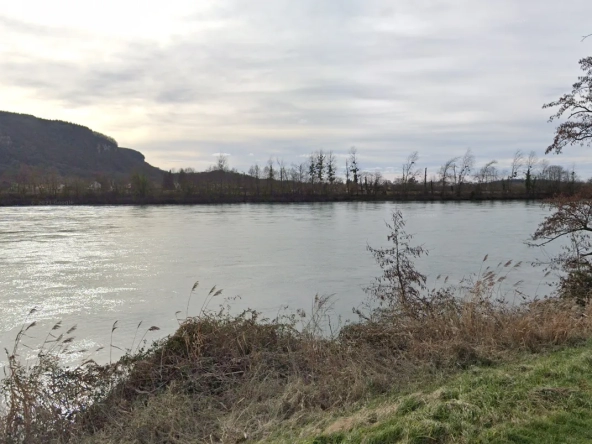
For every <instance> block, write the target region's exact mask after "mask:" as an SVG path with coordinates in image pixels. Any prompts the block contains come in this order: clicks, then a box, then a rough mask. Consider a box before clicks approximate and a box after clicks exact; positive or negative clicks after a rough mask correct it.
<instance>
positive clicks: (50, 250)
mask: <svg viewBox="0 0 592 444" xmlns="http://www.w3.org/2000/svg"><path fill="white" fill-rule="evenodd" d="M394 208H401V209H402V210H403V213H404V215H405V217H406V219H407V228H408V232H410V233H413V234H415V235H416V237H415V240H416V241H417V242H418V243H421V244H423V245H424V246H425V247H426V248H427V249H428V250H429V251H430V255H429V257H427V258H425V259H423V260H422V261H421V262H420V263H419V266H420V268H421V270H422V271H423V272H424V273H426V274H428V276H429V278H430V281H431V282H434V279H435V277H436V276H437V275H439V274H442V275H444V276H450V278H451V280H452V281H458V280H460V279H462V278H463V277H467V276H468V275H470V274H471V273H477V272H479V270H480V269H482V267H484V265H483V263H482V259H483V256H484V255H485V254H488V255H489V259H488V262H487V264H489V265H490V266H495V265H497V264H498V262H500V261H503V262H505V261H507V260H509V259H513V260H514V261H515V262H517V261H522V262H523V264H522V266H521V267H519V268H517V269H514V270H513V271H512V273H511V274H510V276H509V277H508V282H509V283H511V282H516V281H518V280H522V281H523V283H522V284H521V286H520V288H521V290H522V291H523V292H525V293H527V294H529V295H531V296H535V295H538V296H543V295H545V294H546V293H548V292H549V288H548V287H547V286H546V285H545V279H544V278H543V273H542V271H541V269H540V268H533V267H531V266H530V265H529V263H530V262H532V261H533V260H535V259H537V258H544V257H545V255H544V252H541V251H539V250H536V249H532V248H529V247H527V246H526V245H524V243H523V242H524V241H525V240H526V239H527V238H528V236H529V235H530V234H531V233H532V232H533V231H534V229H535V228H536V226H537V224H538V223H539V222H540V221H541V220H542V218H543V216H544V214H546V210H543V209H541V208H540V205H538V204H536V203H524V202H494V203H469V202H463V203H405V204H394V203H325V204H289V205H264V204H258V205H248V204H244V205H211V206H155V207H127V206H119V207H23V208H17V207H14V208H0V320H1V321H0V322H1V324H0V346H1V347H8V348H11V347H12V344H13V341H14V337H15V335H16V332H17V331H18V329H19V328H20V326H21V325H22V323H23V321H24V319H25V317H26V315H27V313H28V312H29V310H30V309H31V308H34V307H35V308H37V310H38V311H37V312H36V313H34V314H33V315H32V316H31V317H30V318H29V320H30V321H32V320H36V321H37V322H38V325H37V326H36V327H34V328H32V329H31V330H29V332H28V333H30V336H31V337H30V338H27V339H26V340H25V342H26V343H27V344H30V345H32V346H34V345H36V344H39V343H40V341H42V340H43V338H44V337H45V336H46V334H47V332H48V331H49V329H50V328H51V326H52V325H53V324H54V323H55V322H56V321H58V320H62V321H63V323H64V325H65V326H67V327H69V326H71V325H73V324H77V325H78V329H77V331H76V333H75V336H76V343H75V345H74V347H73V349H76V348H80V347H84V348H91V349H92V348H96V347H98V346H100V345H103V346H105V347H106V348H105V350H104V351H102V352H101V353H99V354H98V355H93V357H95V358H97V359H98V360H103V361H104V360H105V359H108V356H109V355H108V349H109V342H110V334H111V326H112V324H113V322H114V321H116V320H117V321H118V326H119V328H118V329H117V330H116V331H115V333H114V340H113V342H114V344H115V345H117V346H118V347H120V348H126V347H130V346H131V342H132V338H133V336H134V333H135V331H136V327H137V325H138V323H139V322H140V321H142V327H141V328H140V333H139V335H140V336H141V335H142V334H143V332H144V331H145V329H146V328H148V327H150V326H151V325H156V326H158V327H160V328H161V330H160V331H159V332H155V333H150V334H149V335H148V336H147V337H148V338H150V339H153V338H156V337H157V336H162V335H164V334H167V333H170V332H172V331H174V329H175V327H176V326H177V325H178V324H177V320H176V315H175V312H177V311H181V312H182V315H184V314H185V311H186V307H187V303H188V300H189V292H190V289H191V287H192V285H193V284H194V282H195V281H196V280H199V281H200V287H199V288H198V291H197V293H196V294H194V296H193V297H192V299H191V304H190V307H189V314H190V315H191V314H196V313H197V312H198V311H199V308H200V307H201V304H202V302H203V298H204V296H205V294H206V293H207V290H209V289H210V288H211V287H212V286H214V285H217V286H218V287H219V288H223V289H224V293H223V295H225V296H237V295H238V296H240V300H236V301H233V302H232V307H233V308H234V309H235V310H239V309H242V308H246V307H252V308H255V309H258V310H262V311H263V312H265V313H266V314H268V315H272V316H273V315H275V314H276V313H277V312H278V311H279V310H281V307H282V306H284V305H288V306H289V307H291V308H292V309H297V308H308V307H310V305H311V301H312V299H313V297H314V295H315V294H316V293H319V294H335V311H336V313H337V314H341V315H343V316H344V317H350V316H351V308H352V307H354V306H357V305H359V304H360V302H361V301H363V299H364V297H365V296H364V292H363V287H364V286H366V285H368V284H370V283H371V282H372V280H373V277H374V276H377V275H378V274H379V273H380V270H379V269H378V268H377V266H376V265H375V264H374V262H373V260H372V257H371V256H370V254H369V253H368V252H367V251H366V246H367V245H368V244H370V245H372V246H380V245H385V244H386V235H387V233H388V231H387V229H386V227H385V225H384V222H385V221H386V220H388V219H389V217H390V213H391V212H392V210H393V209H394ZM549 279H552V276H549V277H548V278H546V280H549ZM510 289H511V285H510V284H507V285H506V287H504V289H503V291H504V296H505V297H507V298H515V297H516V295H515V293H513V292H512V291H511V290H510ZM220 298H221V297H219V298H218V300H217V301H214V303H213V304H212V307H213V306H216V305H218V304H219V303H221V302H222V299H220ZM179 316H181V315H179ZM118 354H119V353H118V352H115V353H114V356H115V355H118ZM73 357H74V358H79V356H78V355H73Z"/></svg>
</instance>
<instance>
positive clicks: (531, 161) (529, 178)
mask: <svg viewBox="0 0 592 444" xmlns="http://www.w3.org/2000/svg"><path fill="white" fill-rule="evenodd" d="M538 161H539V160H538V158H537V155H536V152H534V151H531V152H530V154H529V155H528V159H526V171H525V173H524V186H525V187H526V192H527V193H528V194H529V195H532V194H534V190H535V186H536V177H534V174H533V172H534V170H535V168H536V166H537V164H538Z"/></svg>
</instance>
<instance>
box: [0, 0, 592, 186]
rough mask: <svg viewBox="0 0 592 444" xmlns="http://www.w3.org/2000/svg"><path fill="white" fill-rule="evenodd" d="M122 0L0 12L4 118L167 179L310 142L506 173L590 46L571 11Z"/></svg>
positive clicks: (540, 132)
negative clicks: (78, 131)
mask: <svg viewBox="0 0 592 444" xmlns="http://www.w3.org/2000/svg"><path fill="white" fill-rule="evenodd" d="M29 3H30V5H29V9H35V8H34V7H35V5H37V3H36V2H29ZM134 4H135V3H133V2H131V1H126V0H122V1H120V2H114V1H108V2H106V3H105V5H104V6H103V8H102V9H101V10H100V11H98V12H97V13H96V14H97V17H96V19H93V17H92V14H91V15H89V14H84V13H83V12H82V9H81V8H74V9H73V10H71V9H67V8H66V9H63V11H66V12H64V13H63V14H62V15H61V16H60V15H58V14H54V13H53V12H52V11H51V10H50V9H43V8H44V7H43V6H42V4H41V3H39V5H41V6H39V8H41V10H42V12H43V13H42V12H35V13H31V14H26V13H25V12H26V10H25V9H23V8H22V7H20V6H19V5H17V4H15V5H14V6H12V7H8V8H4V9H3V14H5V15H3V16H0V32H2V34H3V36H5V39H6V41H10V42H11V45H8V46H6V47H1V48H0V100H1V101H2V103H3V107H7V109H8V110H13V111H18V112H27V113H30V114H36V115H40V116H42V117H46V118H61V119H64V120H69V121H75V122H77V123H81V124H84V125H87V126H90V127H92V128H93V129H96V130H98V131H101V132H103V133H107V134H110V135H112V136H113V137H115V138H116V139H117V140H119V141H121V144H122V145H124V146H131V147H133V148H135V149H139V150H141V151H142V152H144V154H146V156H147V160H148V161H150V162H152V163H154V164H156V165H158V166H161V167H163V168H169V167H179V166H180V165H179V164H178V163H179V162H180V161H183V159H186V161H187V163H188V164H187V166H193V167H196V168H197V167H199V166H200V165H206V164H207V163H208V162H211V154H210V153H212V152H222V153H226V152H229V153H232V154H233V155H232V165H231V166H233V167H236V168H238V169H239V170H241V169H242V170H246V169H248V167H249V165H250V164H251V163H252V162H253V161H255V160H257V161H266V160H267V159H269V158H270V157H273V158H276V157H277V158H283V159H285V160H286V161H287V162H288V163H290V162H300V161H301V160H302V159H303V158H306V156H307V155H308V154H309V153H310V152H311V151H315V150H317V149H321V148H322V149H325V150H333V151H334V152H335V153H336V154H337V155H338V156H340V157H339V158H340V159H341V160H343V157H344V156H345V155H346V153H347V151H348V150H349V148H350V147H351V146H356V147H358V151H359V155H360V161H361V162H363V163H365V164H366V165H367V166H368V167H369V166H370V165H371V166H372V167H375V166H376V167H377V168H383V169H385V170H386V169H387V168H391V170H392V171H398V170H399V169H400V165H401V164H402V163H403V161H404V159H405V158H406V157H407V155H408V154H409V153H410V152H412V151H416V150H417V151H419V154H420V164H421V165H420V166H422V167H428V169H429V171H430V173H429V174H431V173H433V172H435V171H436V170H437V168H438V166H439V165H440V164H441V163H442V162H444V161H445V160H446V159H447V158H450V157H453V156H456V155H460V154H462V153H464V151H465V150H466V149H467V148H469V147H470V148H471V149H472V150H473V152H474V153H475V155H476V157H477V160H478V162H481V163H484V162H486V161H488V160H490V159H493V158H495V159H498V160H499V162H500V168H501V166H502V165H504V164H505V163H507V159H511V157H512V155H513V153H514V152H515V151H516V149H521V150H523V151H526V152H528V151H530V150H536V151H537V152H538V153H540V154H541V155H542V153H543V152H544V149H545V147H546V146H547V145H548V144H549V143H550V141H551V138H552V133H553V129H554V127H553V125H550V124H547V123H546V119H547V117H548V114H549V112H548V110H541V105H542V104H543V103H545V102H547V101H549V100H552V99H554V98H556V97H557V96H558V95H560V94H561V93H563V92H565V91H567V90H568V89H569V87H570V85H571V83H573V82H574V81H575V79H576V77H577V76H578V74H579V72H578V65H577V60H578V59H579V58H581V57H583V56H585V55H587V54H588V53H589V52H590V48H591V46H590V45H592V43H590V42H584V43H580V38H581V35H582V34H585V33H586V31H589V24H588V20H587V17H589V16H590V13H592V5H590V4H589V2H587V1H583V0H569V1H566V2H562V3H558V2H553V1H550V0H541V1H537V2H535V1H534V0H525V1H523V2H515V1H511V0H500V1H498V2H487V1H485V0H478V1H473V0H471V1H469V0H454V1H450V2H434V1H432V0H419V1H417V2H407V3H405V2H397V3H393V2H390V1H386V0H367V1H354V0H343V1H339V2H337V1H326V2H318V1H313V0H302V1H300V2H290V1H287V0H277V1H274V2H269V1H264V0H254V1H252V2H242V1H238V0H220V1H218V2H214V3H208V4H206V3H205V2H204V4H201V3H198V4H195V2H184V1H178V2H172V3H171V5H160V6H155V5H156V4H151V3H147V4H146V6H145V7H143V14H142V17H138V15H137V14H136V13H134V6H133V5H134ZM56 7H57V6H56ZM568 12H569V13H568ZM134 14H135V15H134ZM107 17H112V19H111V20H107V19H106V18H107ZM124 22H125V23H127V24H128V29H125V30H123V29H120V28H122V26H120V25H121V24H122V23H124ZM586 153H587V151H586V150H585V149H580V148H573V149H572V148H568V149H566V152H565V154H564V155H562V156H560V157H549V160H550V161H551V162H559V163H561V164H564V165H566V166H567V165H570V164H571V163H572V162H573V159H580V158H585V157H586ZM173 159H174V160H173ZM578 166H579V167H580V168H582V169H583V170H585V171H586V173H585V174H584V175H590V174H592V165H590V163H588V162H578ZM391 170H389V171H391Z"/></svg>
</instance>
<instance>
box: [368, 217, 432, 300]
mask: <svg viewBox="0 0 592 444" xmlns="http://www.w3.org/2000/svg"><path fill="white" fill-rule="evenodd" d="M387 227H388V228H389V230H390V232H391V233H390V234H389V235H388V237H387V239H388V241H389V242H391V243H392V246H391V247H390V248H372V247H370V246H368V250H369V251H370V253H372V255H373V256H374V259H375V260H376V262H377V263H378V265H379V266H380V268H381V269H382V276H381V277H379V278H377V279H376V282H375V284H374V285H372V286H370V287H369V288H367V289H366V291H367V292H368V293H369V294H370V295H371V296H372V297H374V298H376V299H378V300H379V301H380V302H381V303H384V304H386V305H387V306H391V307H392V306H401V307H402V308H405V306H407V305H408V304H416V303H418V302H421V292H422V291H423V290H425V288H426V285H425V283H426V276H425V275H423V274H421V273H420V272H419V271H417V269H416V268H415V264H414V260H415V259H417V258H419V257H421V256H423V255H427V254H428V252H427V251H426V250H424V249H423V248H422V247H421V246H412V245H411V241H412V238H413V236H412V235H410V234H407V233H406V232H405V220H404V219H403V214H402V213H401V211H395V212H394V213H393V215H392V222H391V223H390V224H388V223H387Z"/></svg>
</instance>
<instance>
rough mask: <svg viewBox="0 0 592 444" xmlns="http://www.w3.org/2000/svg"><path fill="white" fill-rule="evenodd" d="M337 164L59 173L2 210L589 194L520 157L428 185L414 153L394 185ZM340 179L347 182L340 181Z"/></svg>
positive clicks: (6, 191) (27, 187)
mask: <svg viewBox="0 0 592 444" xmlns="http://www.w3.org/2000/svg"><path fill="white" fill-rule="evenodd" d="M336 159H337V158H336V156H335V155H334V154H333V153H332V152H327V153H325V152H323V151H322V150H320V151H316V152H314V153H311V155H310V156H309V158H308V159H307V160H306V161H304V162H302V163H300V164H291V165H290V166H287V165H286V164H285V163H284V162H283V161H282V160H280V159H275V160H273V159H270V160H269V161H268V162H267V163H266V164H265V165H263V166H260V165H258V164H254V165H252V166H251V167H250V168H249V170H248V172H239V171H237V170H235V169H231V168H230V167H229V165H228V158H227V157H225V156H223V155H221V156H220V157H219V158H218V160H217V163H216V165H215V166H213V167H211V168H209V169H208V170H207V171H203V172H197V171H195V170H193V169H192V168H185V169H183V168H182V169H179V170H178V171H169V172H165V173H164V174H163V176H162V178H161V181H160V182H156V181H154V180H151V179H149V178H148V176H147V175H145V174H143V173H141V172H135V173H133V174H132V175H131V176H130V177H129V178H125V177H123V178H122V177H119V178H117V179H114V178H109V177H107V176H105V175H104V174H97V175H96V178H95V180H94V181H89V180H88V179H80V178H64V177H60V176H58V175H56V174H55V172H53V173H52V174H48V175H44V174H43V173H42V172H38V173H37V174H35V175H31V174H29V175H26V174H23V175H21V176H17V179H20V180H16V181H14V182H12V183H7V182H3V183H2V184H0V185H1V188H0V204H2V205H35V204H48V203H53V204H137V203H150V204H184V203H187V204H192V203H225V202H228V203H233V202H317V201H319V202H323V201H353V200H362V201H365V200H490V199H537V198H545V197H550V196H553V195H555V194H558V193H567V194H569V193H574V192H577V191H578V190H580V189H581V188H582V187H584V186H586V184H585V183H584V182H582V181H581V180H579V179H578V177H577V175H576V173H575V171H569V170H566V169H565V168H563V167H561V166H557V165H549V164H548V162H546V161H545V160H543V161H539V160H537V158H536V156H535V155H534V153H531V154H530V155H529V156H528V157H526V156H524V155H523V154H522V153H521V152H520V151H518V152H516V154H515V156H514V158H513V161H512V164H511V165H510V168H509V169H508V170H499V169H498V167H497V162H496V161H495V160H492V161H489V162H487V163H485V164H484V165H482V166H481V167H476V166H475V158H474V156H473V154H472V153H471V151H470V150H468V151H467V152H466V153H465V155H464V156H461V157H454V158H451V159H449V160H448V161H446V162H445V163H444V164H443V165H442V166H441V167H440V169H439V171H438V173H437V174H435V175H434V174H432V175H431V176H430V177H429V178H428V172H427V168H423V169H422V168H419V167H418V166H417V164H418V160H419V155H418V153H417V152H414V153H411V154H410V155H409V156H408V158H407V159H406V161H405V163H404V164H403V165H402V166H401V170H400V171H401V172H400V175H399V177H397V179H395V180H387V179H385V178H384V177H383V175H382V174H381V173H380V172H370V171H365V170H363V169H362V167H361V165H360V162H359V158H358V153H357V151H356V149H355V148H352V149H351V150H350V152H349V155H348V156H347V158H346V159H345V168H344V169H343V170H339V168H338V165H337V160H336ZM339 172H341V173H342V174H341V175H339Z"/></svg>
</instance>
